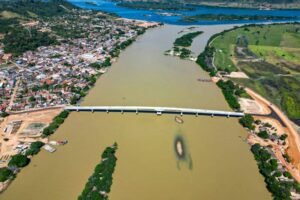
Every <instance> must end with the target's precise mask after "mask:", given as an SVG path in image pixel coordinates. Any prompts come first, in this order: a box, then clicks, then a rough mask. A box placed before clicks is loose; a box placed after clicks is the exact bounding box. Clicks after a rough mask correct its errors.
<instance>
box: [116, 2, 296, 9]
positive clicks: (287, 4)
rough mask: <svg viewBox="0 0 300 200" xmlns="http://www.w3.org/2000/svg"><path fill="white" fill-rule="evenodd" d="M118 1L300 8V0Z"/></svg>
mask: <svg viewBox="0 0 300 200" xmlns="http://www.w3.org/2000/svg"><path fill="white" fill-rule="evenodd" d="M112 1H116V2H158V3H166V4H170V3H174V4H178V3H179V4H195V5H207V6H219V7H245V8H260V9H272V8H274V9H281V8H286V9H293V8H300V0H250V1H248V0H213V1H211V0H112Z"/></svg>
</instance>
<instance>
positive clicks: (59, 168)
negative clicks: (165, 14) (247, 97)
mask: <svg viewBox="0 0 300 200" xmlns="http://www.w3.org/2000/svg"><path fill="white" fill-rule="evenodd" d="M230 27H232V26H227V25H222V26H214V27H197V29H199V30H200V29H202V30H203V31H204V33H203V34H202V35H200V36H199V37H197V38H195V39H194V42H193V44H192V47H191V48H195V47H197V48H196V49H195V52H196V53H198V51H202V50H203V48H204V46H205V43H206V41H207V40H208V38H210V37H211V35H213V34H215V33H216V32H218V31H220V30H221V31H222V30H223V29H228V28H230ZM183 28H185V27H182V26H169V25H165V26H162V27H158V28H155V29H151V30H148V31H146V33H145V34H144V35H142V36H141V37H139V38H138V39H137V41H136V42H135V43H133V45H131V46H130V47H128V48H127V49H126V50H125V51H124V52H122V53H121V54H120V57H119V58H118V62H116V63H114V64H113V66H112V67H111V68H110V70H109V72H108V73H105V74H104V75H102V76H101V78H100V79H99V80H97V82H96V83H95V87H94V88H93V89H92V90H90V92H89V94H88V95H87V96H86V97H85V98H84V101H83V102H82V103H81V105H82V106H99V105H103V106H105V105H106V106H109V105H124V106H134V105H135V106H158V107H159V106H167V107H194V108H207V109H216V110H229V107H228V106H227V104H226V102H225V100H224V99H223V97H222V94H221V93H220V91H219V90H218V89H217V87H216V86H215V85H214V84H212V83H201V82H199V81H197V79H198V78H199V77H203V78H204V77H205V78H206V77H207V74H206V73H204V72H203V71H202V70H201V69H200V68H199V66H197V65H196V64H195V63H194V62H190V61H186V60H179V59H178V58H174V57H170V56H164V55H163V52H164V51H165V50H166V49H169V48H170V47H172V45H173V42H174V40H175V39H176V38H177V37H178V34H177V33H178V32H180V31H181V30H182V29H183ZM187 97H188V98H187ZM212 99H218V101H212ZM182 118H183V119H184V123H183V124H178V123H176V122H175V121H174V116H173V115H162V116H156V115H151V114H150V115H149V114H142V113H140V114H138V115H136V114H135V113H132V114H131V113H124V114H123V115H122V114H120V113H109V114H107V113H97V112H94V113H77V112H74V113H72V114H71V115H70V116H69V117H68V119H67V120H66V121H65V123H64V124H63V125H62V126H61V127H60V128H59V129H58V130H57V132H56V133H55V134H54V135H52V136H51V139H53V140H63V139H67V140H68V141H69V142H68V144H67V145H66V146H64V147H63V149H61V150H60V149H58V150H57V151H56V152H55V153H54V154H49V153H46V152H43V151H42V152H41V153H40V154H39V155H38V156H36V157H34V159H32V161H31V164H30V165H29V166H28V167H26V168H25V169H24V170H22V172H21V173H20V174H18V178H17V179H16V180H15V181H14V182H13V184H11V185H10V187H9V188H8V189H7V191H5V192H4V193H3V194H2V195H3V196H1V198H3V199H8V200H9V199H20V198H22V199H23V200H32V199H39V198H40V196H41V195H43V194H45V193H47V194H48V195H46V196H43V198H44V200H53V199H57V200H73V199H76V198H77V197H78V195H79V194H80V193H81V192H82V189H83V186H84V185H85V183H86V181H87V179H88V177H89V176H90V175H91V174H92V173H93V170H94V168H95V166H96V165H97V164H98V162H99V154H101V152H103V151H104V149H105V148H106V147H107V146H109V145H111V144H112V143H114V142H115V141H116V142H117V143H118V145H119V146H120V149H119V150H118V152H117V157H118V164H117V168H116V171H115V172H114V174H113V185H112V187H111V192H110V198H111V199H132V200H139V199H143V200H152V199H174V200H177V199H185V198H188V199H191V200H193V199H199V198H201V199H222V198H226V199H227V198H228V199H236V200H238V199H246V200H252V199H263V200H266V199H270V194H269V193H268V191H267V190H266V189H265V187H264V182H263V179H262V177H261V176H260V174H259V173H258V170H257V167H256V164H255V161H254V159H253V157H252V155H251V153H250V152H249V148H248V146H247V144H245V142H243V141H242V140H241V139H240V137H242V138H244V137H245V135H246V132H245V131H244V130H243V129H242V128H241V127H240V126H239V125H238V124H237V123H236V119H231V118H217V117H216V118H211V117H201V116H199V117H198V118H197V117H195V116H187V115H184V116H183V117H182ZM178 134H180V135H183V136H184V138H185V139H186V143H187V145H188V152H189V153H190V154H191V157H192V163H193V168H192V170H190V169H189V167H187V166H186V165H182V166H181V167H180V169H178V168H177V161H178V160H177V159H176V157H175V152H174V138H175V136H176V135H178ZM224 141H226V142H224ZM212 146H213V147H214V148H211V147H212ZM207 149H209V154H207ZM220 155H222V156H220ZM136 158H139V159H136ZM224 159H225V160H227V161H228V162H224ZM78 160H80V162H77V161H78ZM220 163H221V164H222V167H220ZM182 164H184V163H182ZM65 169H68V170H65ZM78 171H80V173H78ZM145 171H146V172H147V173H145ZM245 171H247V173H244V172H245ZM45 172H47V173H45ZM237 173H238V174H239V176H236V174H237ZM49 174H51V176H49ZM124 180H126V181H124ZM212 180H218V181H212ZM229 180H230V181H229ZM45 181H47V187H45V184H44V183H45ZM70 183H73V184H72V187H67V185H70ZM149 185H152V186H153V187H149ZM236 185H239V187H238V190H237V189H236ZM215 188H219V190H220V192H219V193H216V192H214V191H215ZM158 191H163V192H158Z"/></svg>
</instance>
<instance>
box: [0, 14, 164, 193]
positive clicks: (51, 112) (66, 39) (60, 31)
mask: <svg viewBox="0 0 300 200" xmlns="http://www.w3.org/2000/svg"><path fill="white" fill-rule="evenodd" d="M20 23H21V22H20ZM157 25H158V24H157V23H148V22H144V21H135V20H125V19H119V18H116V17H114V16H110V15H107V14H103V13H101V12H95V11H89V10H81V9H73V10H71V11H68V12H67V13H66V14H64V15H58V16H53V17H51V18H46V19H45V18H43V19H41V20H32V19H30V20H28V21H22V23H21V26H22V27H23V28H24V29H26V30H28V32H29V34H30V31H32V30H38V31H39V32H42V33H47V34H49V35H51V37H54V38H56V41H55V42H54V43H53V44H52V45H48V46H39V47H37V48H36V50H32V51H25V52H24V53H21V54H20V55H18V54H14V53H10V52H6V51H5V45H4V44H3V43H0V114H1V118H0V134H1V142H0V153H1V158H0V167H1V168H2V169H7V168H6V167H9V168H10V170H11V169H13V168H12V164H11V163H10V162H12V161H11V160H14V156H15V157H16V156H19V155H23V156H28V155H30V156H32V155H34V154H28V152H29V150H30V151H32V146H40V147H41V146H43V145H44V144H46V145H45V146H44V149H45V150H47V151H49V152H54V151H55V148H54V147H53V146H50V144H51V145H59V144H65V143H66V142H61V141H58V142H57V141H49V140H48V138H47V136H48V135H50V134H45V132H46V131H44V132H43V130H44V129H45V128H46V127H47V126H49V125H50V126H51V125H53V123H55V122H53V120H54V121H56V120H57V119H60V122H59V123H62V121H63V119H64V118H65V116H64V117H63V118H61V117H60V115H59V114H60V113H61V115H64V114H66V113H64V112H63V107H64V106H65V105H70V104H77V103H78V102H79V101H80V100H81V99H82V98H83V97H84V96H85V95H86V94H87V92H88V90H89V89H90V88H91V87H93V85H94V84H95V82H96V80H97V78H98V77H99V76H100V75H101V74H103V73H105V72H106V71H107V69H108V67H109V66H110V65H111V63H113V62H115V61H116V59H117V57H118V55H119V53H120V52H121V51H122V50H123V49H125V48H126V47H127V46H128V45H130V44H131V43H132V42H133V41H134V40H135V38H136V37H137V36H138V35H140V34H142V33H144V32H145V30H146V29H147V28H150V27H153V26H157ZM3 37H4V36H2V38H3ZM56 128H58V127H56V126H55V128H54V129H56ZM49 129H50V128H49ZM49 129H46V130H49ZM53 132H54V131H53V129H52V130H51V134H52V133H53ZM40 143H41V145H37V144H40ZM15 167H16V166H15ZM17 167H21V166H17ZM2 171H3V170H2ZM12 171H14V170H12ZM9 174H10V173H9ZM5 179H6V178H4V179H3V180H1V182H3V181H4V184H2V185H1V188H0V189H1V190H4V189H5V188H6V187H7V186H8V182H9V180H8V181H6V180H5ZM5 181H6V182H5Z"/></svg>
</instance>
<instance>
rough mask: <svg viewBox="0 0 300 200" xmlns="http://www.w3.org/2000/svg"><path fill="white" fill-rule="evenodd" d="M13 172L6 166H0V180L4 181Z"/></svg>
mask: <svg viewBox="0 0 300 200" xmlns="http://www.w3.org/2000/svg"><path fill="white" fill-rule="evenodd" d="M12 175H13V173H12V171H11V170H9V169H8V168H6V167H4V168H0V182H4V181H6V180H8V179H9V178H10V177H12Z"/></svg>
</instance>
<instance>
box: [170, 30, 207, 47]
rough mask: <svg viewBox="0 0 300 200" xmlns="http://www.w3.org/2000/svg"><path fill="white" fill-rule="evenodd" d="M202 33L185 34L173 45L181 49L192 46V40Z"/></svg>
mask: <svg viewBox="0 0 300 200" xmlns="http://www.w3.org/2000/svg"><path fill="white" fill-rule="evenodd" d="M202 33H203V32H202V31H196V32H192V33H187V34H185V35H183V36H181V37H179V38H177V39H176V40H175V42H174V45H175V46H182V47H189V46H191V45H192V43H193V39H194V38H195V37H197V36H198V35H200V34H202Z"/></svg>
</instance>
